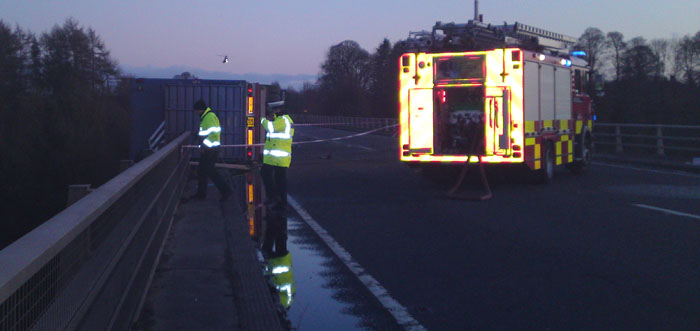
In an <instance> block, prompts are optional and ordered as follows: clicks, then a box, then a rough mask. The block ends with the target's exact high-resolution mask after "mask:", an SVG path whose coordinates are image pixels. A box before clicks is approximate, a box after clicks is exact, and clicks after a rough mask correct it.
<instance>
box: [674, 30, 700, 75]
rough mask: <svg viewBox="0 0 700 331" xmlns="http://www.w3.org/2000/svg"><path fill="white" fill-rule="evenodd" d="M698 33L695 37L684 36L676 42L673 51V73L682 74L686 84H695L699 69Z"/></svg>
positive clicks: (699, 37) (699, 33)
mask: <svg viewBox="0 0 700 331" xmlns="http://www.w3.org/2000/svg"><path fill="white" fill-rule="evenodd" d="M699 43H700V32H698V33H697V34H695V36H693V37H690V36H685V37H683V38H682V39H681V40H679V41H678V44H677V45H676V47H675V48H676V49H675V56H674V66H675V69H674V71H675V72H678V73H682V74H683V76H684V78H685V80H686V82H687V83H689V84H695V83H696V82H697V81H696V79H697V77H696V75H697V73H698V67H700V45H698V44H699Z"/></svg>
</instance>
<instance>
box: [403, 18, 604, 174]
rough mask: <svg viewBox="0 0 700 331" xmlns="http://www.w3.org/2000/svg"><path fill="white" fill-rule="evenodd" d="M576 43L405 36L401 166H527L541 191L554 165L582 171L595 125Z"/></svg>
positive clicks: (485, 28) (512, 36)
mask: <svg viewBox="0 0 700 331" xmlns="http://www.w3.org/2000/svg"><path fill="white" fill-rule="evenodd" d="M440 32H441V33H440ZM575 42H576V39H574V38H571V37H567V36H563V35H560V34H556V33H552V32H548V31H544V30H541V29H537V28H534V27H530V26H526V25H523V24H519V23H516V24H514V25H503V26H490V25H485V24H483V23H481V22H478V21H470V22H469V23H467V24H454V23H449V24H441V23H440V22H438V23H437V24H436V25H435V27H433V31H432V33H430V32H418V33H411V36H410V37H409V39H408V41H407V46H408V47H409V49H412V50H413V51H412V52H410V53H405V54H403V55H402V56H401V58H400V59H399V88H400V92H399V107H400V108H399V109H400V137H399V140H400V145H399V146H400V159H401V161H403V162H406V163H409V164H413V165H422V164H425V162H441V163H464V162H479V161H481V162H484V163H491V164H499V163H524V164H526V165H527V166H528V167H529V168H530V169H532V170H537V171H539V173H540V174H541V175H542V178H543V180H545V181H549V180H551V178H552V176H553V173H554V167H555V166H556V165H560V164H566V165H567V166H568V167H569V168H570V169H571V170H574V171H580V170H582V169H583V168H584V167H585V166H586V165H587V164H588V163H590V158H591V142H592V140H591V139H592V134H591V129H592V124H593V123H592V122H593V121H592V111H591V101H590V98H589V96H588V95H587V94H586V93H585V92H584V89H585V87H586V85H587V83H586V82H587V79H588V66H587V64H586V62H585V61H584V60H583V59H580V58H577V57H575V56H571V55H569V51H570V49H571V47H572V46H573V45H574V44H575Z"/></svg>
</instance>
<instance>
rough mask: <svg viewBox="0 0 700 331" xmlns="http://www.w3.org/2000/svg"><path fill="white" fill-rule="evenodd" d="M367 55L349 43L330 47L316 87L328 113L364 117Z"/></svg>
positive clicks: (367, 67)
mask: <svg viewBox="0 0 700 331" xmlns="http://www.w3.org/2000/svg"><path fill="white" fill-rule="evenodd" d="M369 58H370V57H369V53H368V52H367V51H366V50H364V49H362V48H361V47H360V45H359V44H358V43H357V42H355V41H352V40H346V41H343V42H341V43H339V44H337V45H334V46H331V48H330V49H329V50H328V54H327V56H326V60H325V61H324V62H323V64H322V65H321V71H322V73H321V78H320V87H321V90H322V91H323V96H324V99H325V100H324V105H325V108H326V109H327V110H328V111H329V112H333V113H336V114H342V115H367V114H366V113H367V112H368V110H367V90H368V88H369V82H370V75H369V72H370V65H369Z"/></svg>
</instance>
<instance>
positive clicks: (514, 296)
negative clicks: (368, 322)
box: [288, 127, 700, 330]
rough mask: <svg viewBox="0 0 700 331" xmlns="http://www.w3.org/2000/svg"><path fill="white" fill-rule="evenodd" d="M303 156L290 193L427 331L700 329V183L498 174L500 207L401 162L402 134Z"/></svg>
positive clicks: (305, 148) (674, 175)
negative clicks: (467, 197) (463, 195)
mask: <svg viewBox="0 0 700 331" xmlns="http://www.w3.org/2000/svg"><path fill="white" fill-rule="evenodd" d="M350 134H352V133H351V132H347V131H339V130H332V129H327V128H318V127H299V128H297V129H296V135H295V141H297V142H301V141H309V140H315V139H319V138H321V139H325V138H331V137H339V136H346V135H350ZM293 155H294V156H293V160H292V166H291V168H290V170H289V173H288V181H289V194H290V195H291V196H292V197H293V198H294V199H295V200H296V201H297V202H298V203H299V204H300V205H301V206H302V207H303V208H304V209H305V210H306V211H307V212H308V214H309V215H310V216H311V217H312V218H313V219H314V220H315V221H316V222H318V224H319V225H320V226H322V227H323V228H324V229H325V230H326V231H327V232H328V235H329V236H330V237H332V238H333V239H334V240H335V241H336V242H337V243H338V244H339V245H340V246H342V247H343V248H344V249H345V250H346V251H347V252H348V253H349V254H350V255H351V256H352V258H353V259H354V261H355V262H356V263H358V264H359V265H360V266H362V267H363V268H364V270H365V271H366V272H367V274H369V275H371V276H372V277H374V279H376V281H378V282H379V283H380V284H381V286H383V288H385V289H386V290H387V291H388V293H389V294H390V295H391V297H393V298H394V299H396V301H397V302H398V303H399V304H400V305H402V306H403V307H405V308H406V310H407V311H408V312H409V313H410V314H411V316H412V317H413V318H414V319H415V320H417V321H418V322H419V323H420V324H421V325H422V326H424V327H425V328H427V329H430V330H455V329H592V328H596V329H599V328H614V329H633V328H634V329H639V328H643V329H698V328H700V216H699V215H700V203H698V201H700V175H695V174H684V173H678V172H673V171H665V170H658V169H649V168H637V167H629V166H623V165H614V164H606V163H599V162H595V163H594V165H593V166H592V167H591V168H590V169H588V171H587V172H586V173H584V174H582V175H573V174H571V173H569V172H567V171H565V170H564V169H558V170H557V173H556V176H555V179H554V181H553V183H551V184H549V185H533V184H531V183H529V182H528V181H527V180H523V179H522V177H523V173H522V172H511V171H508V172H503V171H498V170H496V171H490V172H489V180H490V183H491V188H492V190H493V193H494V198H493V199H491V200H488V201H484V202H473V201H462V200H451V199H448V198H446V197H445V191H446V190H447V189H448V188H449V184H450V182H449V178H451V176H454V175H451V174H448V175H447V176H446V177H447V178H448V182H442V183H436V182H434V181H431V180H427V179H425V178H424V177H423V176H422V175H421V173H420V172H419V171H414V170H412V169H410V168H408V167H407V166H405V165H403V164H401V163H400V162H399V161H398V160H397V159H398V146H397V142H396V138H392V137H386V136H374V135H368V136H362V137H356V138H351V139H346V140H338V141H331V142H323V143H313V144H298V145H295V146H294V149H293ZM464 187H465V188H466V190H467V191H468V192H478V191H479V181H478V180H476V178H474V177H472V178H471V179H470V180H469V181H468V182H467V183H465V184H464ZM662 209H663V210H662ZM674 213H675V214H674Z"/></svg>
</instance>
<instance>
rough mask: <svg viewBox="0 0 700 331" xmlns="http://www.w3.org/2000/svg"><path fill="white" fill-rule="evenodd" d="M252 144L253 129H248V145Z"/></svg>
mask: <svg viewBox="0 0 700 331" xmlns="http://www.w3.org/2000/svg"><path fill="white" fill-rule="evenodd" d="M252 144H253V130H250V129H248V145H252Z"/></svg>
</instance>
